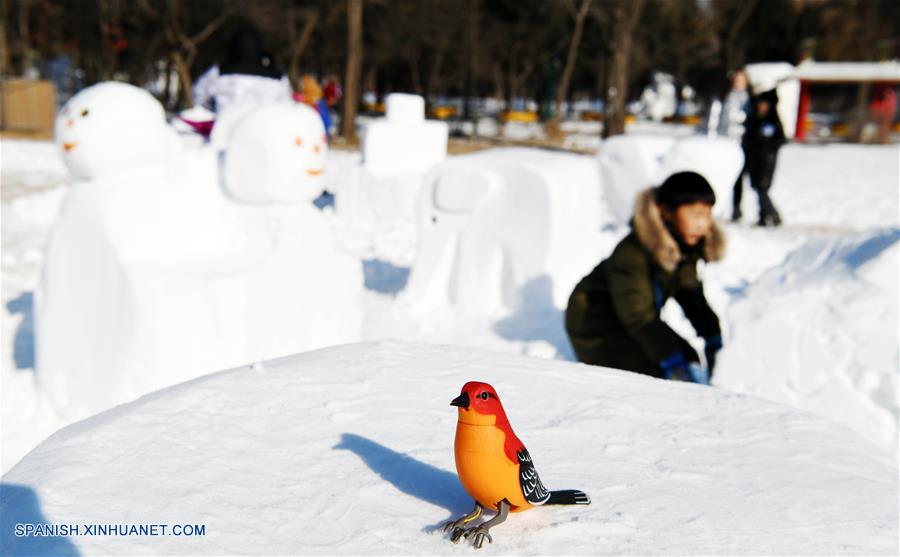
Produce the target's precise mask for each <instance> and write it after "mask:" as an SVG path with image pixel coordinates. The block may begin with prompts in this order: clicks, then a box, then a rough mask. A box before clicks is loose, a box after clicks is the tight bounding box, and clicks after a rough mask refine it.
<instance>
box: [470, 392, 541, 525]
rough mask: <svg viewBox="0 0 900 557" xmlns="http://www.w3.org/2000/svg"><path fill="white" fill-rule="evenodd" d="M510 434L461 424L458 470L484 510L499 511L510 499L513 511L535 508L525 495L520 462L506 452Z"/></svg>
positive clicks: (495, 429) (482, 426) (494, 427)
mask: <svg viewBox="0 0 900 557" xmlns="http://www.w3.org/2000/svg"><path fill="white" fill-rule="evenodd" d="M465 411H466V410H460V412H465ZM510 433H512V430H510ZM506 435H507V434H506V433H505V432H504V431H503V430H502V429H500V428H498V427H497V426H496V425H475V424H471V423H465V422H463V421H461V420H460V421H459V422H457V424H456V443H455V444H454V453H455V454H456V471H457V473H458V474H459V481H460V482H462V485H463V488H465V490H466V491H467V492H468V493H469V495H471V496H472V498H473V499H475V500H476V501H478V502H479V503H481V505H482V506H483V507H485V508H488V509H492V510H497V503H498V502H500V501H502V500H503V499H506V500H507V501H509V503H510V511H511V512H518V511H524V510H526V509H530V508H531V506H532V505H531V503H529V502H528V501H526V500H525V497H524V496H523V495H522V487H521V486H520V485H519V463H518V462H517V461H515V460H510V459H509V457H508V456H507V455H506V452H505V451H504V445H505V443H506Z"/></svg>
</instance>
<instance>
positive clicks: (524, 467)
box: [516, 447, 550, 505]
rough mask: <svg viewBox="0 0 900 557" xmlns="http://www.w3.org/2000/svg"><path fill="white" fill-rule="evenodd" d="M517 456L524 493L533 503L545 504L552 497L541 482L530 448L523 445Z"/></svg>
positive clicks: (520, 482)
mask: <svg viewBox="0 0 900 557" xmlns="http://www.w3.org/2000/svg"><path fill="white" fill-rule="evenodd" d="M516 457H517V460H518V461H519V485H520V486H522V495H524V496H525V500H526V501H528V502H529V503H531V504H532V505H543V504H544V503H546V502H547V499H549V498H550V492H549V491H547V488H546V487H544V484H543V483H541V478H540V477H539V476H538V473H537V469H536V468H535V467H534V463H533V462H532V461H531V455H530V454H528V449H526V448H525V447H522V449H521V450H519V451H516Z"/></svg>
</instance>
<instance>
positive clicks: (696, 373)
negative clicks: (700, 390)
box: [659, 352, 709, 385]
mask: <svg viewBox="0 0 900 557" xmlns="http://www.w3.org/2000/svg"><path fill="white" fill-rule="evenodd" d="M659 367H660V368H661V369H662V372H663V377H665V378H666V379H671V380H676V381H688V382H690V383H700V384H701V385H709V372H708V371H706V369H705V368H704V367H703V366H701V365H700V364H698V363H697V362H688V361H687V360H685V359H684V354H682V353H681V352H676V353H674V354H672V355H671V356H669V357H668V358H666V359H665V360H663V361H662V362H660V364H659Z"/></svg>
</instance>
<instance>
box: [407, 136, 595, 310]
mask: <svg viewBox="0 0 900 557" xmlns="http://www.w3.org/2000/svg"><path fill="white" fill-rule="evenodd" d="M599 205H600V200H599V178H598V176H597V172H596V168H595V167H594V165H593V164H592V163H591V161H590V159H589V158H587V157H582V156H579V155H571V154H562V153H550V152H536V151H535V150H533V149H493V150H489V151H484V152H481V153H476V154H472V155H464V156H459V157H454V158H453V159H450V160H448V161H446V162H444V163H442V164H440V165H438V166H437V167H435V169H434V170H433V171H432V172H431V173H429V175H428V177H427V178H426V181H425V185H424V186H423V189H422V193H421V197H420V201H419V220H418V236H419V249H418V252H417V256H416V261H415V263H414V265H413V269H412V273H411V275H410V279H409V284H408V285H407V289H406V291H405V294H404V296H405V297H406V299H407V300H408V301H409V302H410V303H412V304H414V305H421V306H426V307H427V306H436V305H443V304H453V305H456V306H457V307H460V308H462V309H464V310H469V311H479V312H481V311H487V312H490V311H493V310H497V309H500V308H503V307H505V308H507V309H514V308H515V306H516V303H518V302H519V297H520V294H521V289H522V288H523V287H526V286H531V287H532V288H534V287H535V285H537V284H539V283H540V282H541V281H545V284H546V286H545V287H544V288H545V290H547V291H546V292H542V293H541V295H544V296H546V298H547V300H546V301H547V302H548V303H551V302H552V303H553V304H555V305H556V307H564V306H565V301H566V299H567V298H568V295H569V294H570V292H571V288H572V286H574V284H575V282H577V280H578V279H579V278H581V274H583V271H584V269H585V268H590V265H591V262H590V260H591V259H592V258H593V257H594V255H595V254H592V253H590V251H589V250H577V249H574V248H573V246H576V245H579V243H581V242H585V241H586V238H589V237H590V235H592V234H594V233H595V232H596V231H597V230H599V228H600V226H601V223H600V222H599Z"/></svg>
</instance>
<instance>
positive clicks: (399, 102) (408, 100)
mask: <svg viewBox="0 0 900 557" xmlns="http://www.w3.org/2000/svg"><path fill="white" fill-rule="evenodd" d="M385 116H386V117H387V120H388V122H390V123H392V124H420V123H422V122H424V121H425V99H424V97H421V96H419V95H408V94H406V93H392V94H390V95H388V96H387V99H385Z"/></svg>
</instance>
